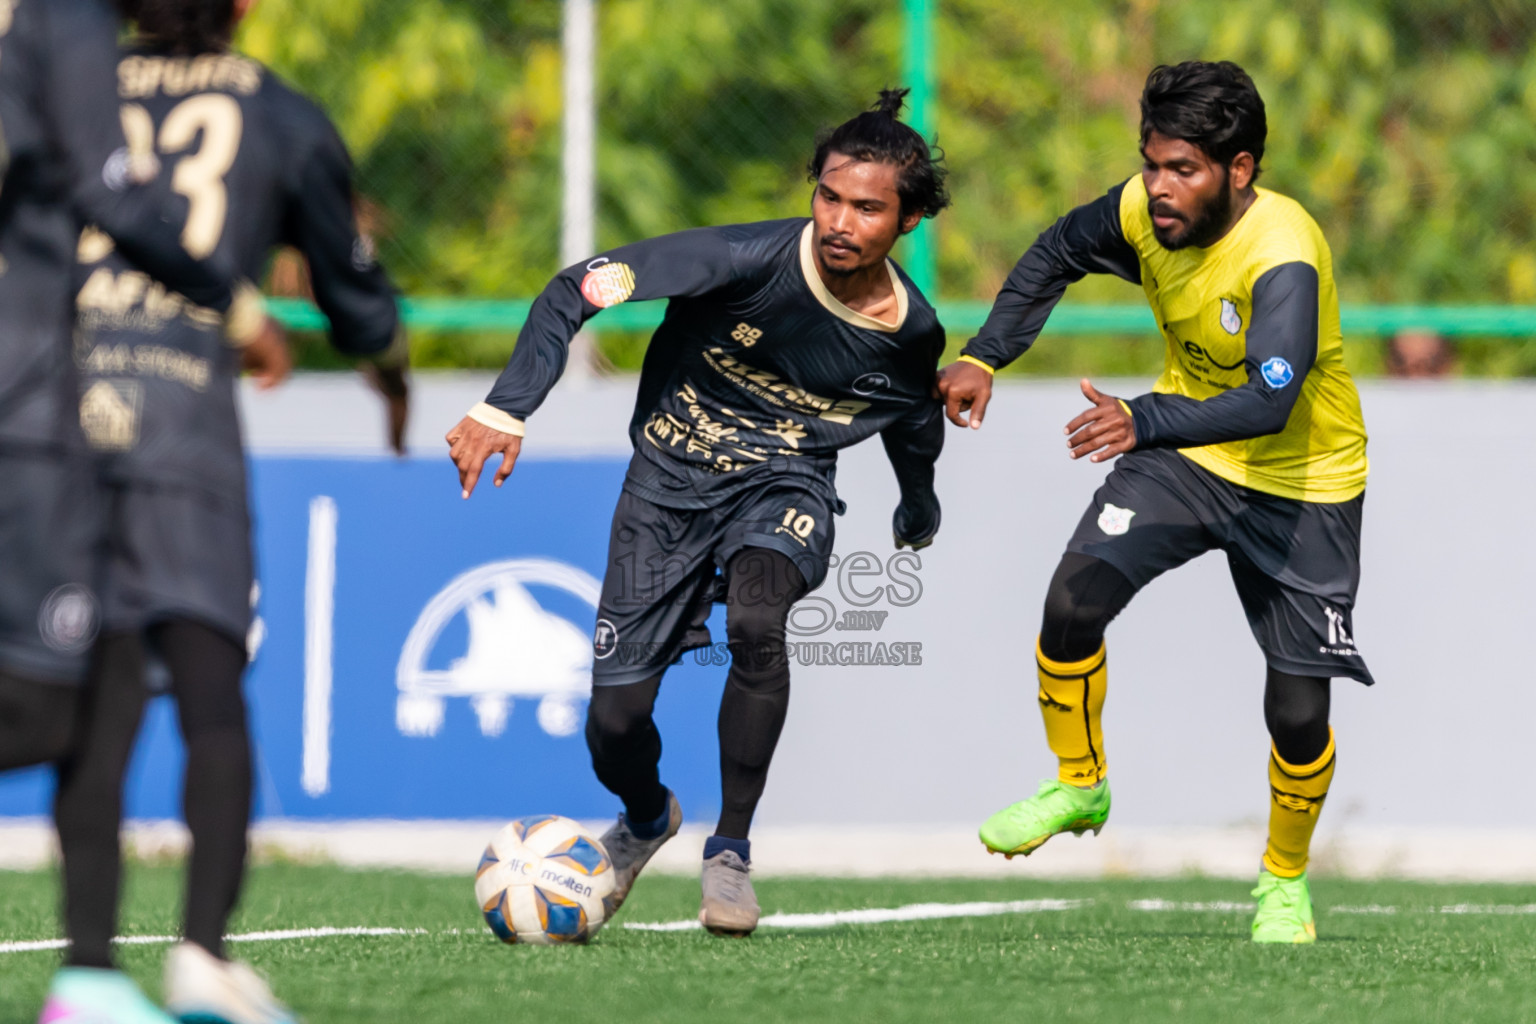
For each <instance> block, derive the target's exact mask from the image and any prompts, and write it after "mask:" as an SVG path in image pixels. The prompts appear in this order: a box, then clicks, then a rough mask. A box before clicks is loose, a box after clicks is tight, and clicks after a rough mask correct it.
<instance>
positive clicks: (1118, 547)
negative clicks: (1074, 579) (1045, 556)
mask: <svg viewBox="0 0 1536 1024" xmlns="http://www.w3.org/2000/svg"><path fill="white" fill-rule="evenodd" d="M1364 504H1365V495H1363V494H1362V495H1360V496H1358V497H1356V498H1353V499H1351V500H1349V501H1343V502H1339V503H1337V504H1325V503H1322V502H1313V501H1297V500H1295V499H1292V498H1281V497H1277V496H1275V495H1273V494H1265V493H1263V492H1262V491H1255V490H1252V489H1250V488H1247V487H1241V486H1239V485H1237V484H1234V483H1231V482H1230V481H1227V480H1224V479H1222V478H1221V477H1219V476H1217V475H1216V474H1214V473H1212V472H1210V471H1209V470H1206V469H1204V468H1202V467H1201V466H1198V465H1196V464H1195V463H1194V462H1193V461H1191V460H1190V459H1188V458H1186V457H1184V456H1183V455H1180V454H1179V453H1178V452H1176V451H1171V450H1167V449H1153V450H1151V451H1140V452H1132V453H1131V454H1129V455H1124V456H1121V457H1120V460H1119V461H1118V462H1117V463H1116V464H1115V469H1114V472H1112V473H1110V474H1109V477H1108V479H1106V480H1105V481H1104V486H1102V487H1100V488H1099V490H1098V493H1096V494H1095V495H1094V496H1093V505H1092V506H1091V507H1090V508H1089V509H1088V511H1087V512H1086V513H1084V515H1083V518H1082V521H1081V522H1080V523H1078V526H1077V532H1076V533H1074V534H1073V535H1072V540H1071V541H1070V542H1069V543H1068V544H1067V550H1068V551H1076V552H1079V553H1081V554H1085V555H1092V556H1093V557H1095V558H1102V559H1103V560H1104V561H1106V562H1108V563H1109V564H1111V565H1113V566H1114V567H1115V568H1117V569H1119V570H1120V571H1121V572H1122V573H1124V574H1125V576H1126V578H1127V579H1129V580H1130V581H1131V583H1132V584H1133V585H1134V586H1135V587H1136V588H1137V589H1138V590H1139V589H1140V588H1142V587H1144V586H1146V585H1147V584H1148V583H1150V582H1152V580H1154V579H1156V578H1157V577H1158V576H1160V575H1162V574H1163V573H1165V572H1167V571H1168V570H1169V569H1173V568H1176V567H1177V566H1180V565H1183V564H1184V563H1185V562H1188V561H1189V560H1190V559H1192V558H1195V557H1196V556H1198V555H1202V554H1204V553H1205V552H1207V551H1211V550H1214V549H1220V550H1221V551H1224V552H1226V555H1227V564H1228V565H1229V566H1230V567H1231V570H1232V582H1233V583H1235V584H1236V585H1237V594H1238V597H1239V598H1240V599H1241V600H1242V602H1243V611H1244V612H1245V613H1246V614H1247V616H1248V625H1249V626H1250V628H1252V630H1253V636H1254V639H1255V640H1257V641H1258V642H1259V647H1260V648H1261V649H1262V650H1263V651H1264V656H1265V659H1266V660H1267V661H1268V663H1269V665H1270V667H1272V668H1275V669H1277V670H1279V671H1281V672H1289V673H1291V674H1293V675H1300V676H1327V677H1334V676H1348V677H1350V678H1351V679H1358V680H1359V681H1360V682H1362V683H1366V684H1367V685H1369V684H1370V683H1372V682H1374V680H1373V679H1372V678H1371V673H1370V670H1369V669H1367V668H1366V667H1365V661H1364V660H1363V659H1362V658H1361V657H1360V652H1359V650H1358V649H1357V648H1356V647H1355V641H1354V625H1353V611H1354V606H1355V591H1356V590H1357V589H1358V588H1359V585H1360V513H1361V509H1362V507H1363V506H1364Z"/></svg>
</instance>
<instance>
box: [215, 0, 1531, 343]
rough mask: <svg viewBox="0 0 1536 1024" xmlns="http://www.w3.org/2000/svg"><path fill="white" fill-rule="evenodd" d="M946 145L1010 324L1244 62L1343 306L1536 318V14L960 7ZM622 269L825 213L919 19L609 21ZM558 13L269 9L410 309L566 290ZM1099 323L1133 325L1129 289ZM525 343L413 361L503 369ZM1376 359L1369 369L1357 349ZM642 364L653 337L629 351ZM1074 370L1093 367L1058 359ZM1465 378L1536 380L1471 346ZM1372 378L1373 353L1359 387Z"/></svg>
mask: <svg viewBox="0 0 1536 1024" xmlns="http://www.w3.org/2000/svg"><path fill="white" fill-rule="evenodd" d="M935 6H936V8H937V10H938V16H937V23H936V32H937V40H936V49H937V53H938V59H939V81H940V91H939V109H938V117H937V124H938V141H939V143H940V144H941V145H942V146H943V147H944V149H945V150H946V151H947V152H948V154H949V163H950V166H951V168H952V179H951V180H952V186H953V191H954V194H955V205H954V207H953V208H952V209H951V210H949V211H947V212H946V213H945V214H944V215H943V216H942V217H941V218H940V220H939V222H938V224H937V240H938V252H939V270H940V290H941V294H942V295H943V296H944V297H945V298H947V299H962V298H969V299H981V300H986V299H990V298H991V297H992V295H993V294H995V292H996V289H997V287H998V285H999V284H1000V283H1001V281H1002V279H1003V277H1004V276H1005V275H1006V274H1007V271H1008V269H1009V268H1010V267H1011V266H1012V264H1013V261H1014V260H1015V259H1016V258H1017V257H1018V255H1019V253H1020V252H1021V251H1022V250H1023V249H1024V248H1025V247H1026V246H1027V245H1028V243H1029V242H1030V241H1031V240H1032V239H1033V238H1034V236H1035V234H1036V233H1038V232H1039V231H1040V230H1041V229H1042V228H1044V227H1045V226H1046V225H1047V224H1049V223H1050V221H1051V220H1053V219H1054V218H1055V217H1056V216H1058V215H1060V214H1061V213H1062V212H1064V211H1065V210H1066V209H1068V208H1069V207H1071V206H1072V205H1075V204H1077V203H1081V202H1084V201H1086V200H1088V199H1091V198H1092V197H1094V196H1096V195H1098V194H1099V193H1101V192H1102V191H1103V190H1104V189H1105V188H1107V187H1108V186H1110V185H1112V184H1114V183H1115V182H1117V181H1120V180H1122V179H1124V178H1125V177H1127V176H1129V175H1130V174H1132V173H1134V171H1135V170H1136V167H1137V156H1136V151H1135V138H1136V100H1137V97H1138V95H1139V93H1140V88H1141V83H1142V80H1143V78H1144V77H1145V75H1146V72H1147V70H1148V69H1149V68H1150V67H1151V66H1152V65H1154V64H1156V63H1160V62H1174V61H1178V60H1182V59H1186V58H1192V57H1200V58H1206V59H1218V58H1225V59H1231V60H1235V61H1237V62H1239V63H1241V64H1242V65H1243V66H1244V67H1245V68H1247V69H1248V71H1249V72H1250V73H1251V74H1252V75H1253V77H1254V79H1255V80H1256V82H1257V83H1258V85H1259V88H1260V90H1261V92H1262V93H1263V95H1264V98H1265V101H1266V104H1267V107H1268V111H1269V122H1270V140H1269V151H1268V153H1267V154H1266V156H1265V159H1264V167H1265V172H1264V184H1266V185H1267V186H1269V187H1270V188H1273V189H1276V190H1278V191H1282V192H1285V193H1288V194H1290V195H1292V196H1295V197H1296V198H1297V199H1299V200H1300V201H1301V202H1302V203H1304V204H1305V205H1306V206H1307V208H1308V209H1309V210H1310V211H1311V212H1312V213H1313V215H1314V216H1315V217H1316V218H1317V219H1318V221H1319V223H1321V224H1322V226H1323V229H1324V231H1325V232H1326V234H1327V236H1328V238H1329V241H1330V242H1331V244H1332V246H1333V249H1334V253H1335V258H1336V265H1337V268H1338V273H1339V277H1340V280H1339V284H1340V289H1341V293H1342V295H1343V297H1344V300H1345V301H1346V302H1356V303H1364V302H1383V303H1410V302H1427V303H1516V304H1532V303H1536V173H1533V168H1536V4H1532V3H1530V2H1529V0H1246V2H1244V3H1242V4H1233V3H1231V2H1230V0H1076V2H1074V3H1070V4H1046V3H1043V2H1033V0H1032V2H1022V3H1021V2H1018V0H937V2H936V4H935ZM599 10H600V14H599V18H600V21H599V52H600V60H599V64H600V72H599V78H600V80H599V82H598V106H599V112H600V113H599V124H600V140H599V170H598V173H599V189H600V221H599V223H600V229H599V230H600V239H599V240H600V244H602V245H604V246H606V245H612V244H617V243H620V242H624V241H628V240H633V239H637V238H642V237H646V236H649V235H654V234H657V233H661V232H665V231H673V230H678V229H681V228H686V227H691V226H696V225H699V224H708V223H725V222H732V221H745V220H755V219H761V218H768V217H780V216H792V215H795V214H797V213H799V212H800V211H802V210H804V209H805V208H806V204H807V201H808V196H809V190H808V188H807V185H806V181H805V175H804V162H805V159H806V157H807V156H808V155H809V150H810V147H811V142H812V139H813V137H814V135H815V132H816V130H817V129H818V128H820V127H822V126H825V125H828V124H831V123H835V122H836V121H839V120H841V119H843V118H845V117H847V116H849V115H851V114H852V113H853V112H855V111H857V110H859V109H861V108H863V107H864V106H866V105H867V104H869V103H870V102H871V101H872V100H873V99H874V97H875V94H876V93H877V91H878V90H879V88H880V87H881V86H882V85H885V84H890V83H897V82H899V81H900V67H901V52H900V50H901V31H902V12H901V5H900V3H899V2H897V0H883V2H879V0H841V2H838V3H826V2H825V0H665V2H663V0H599ZM560 15H561V5H560V3H559V0H532V2H518V0H327V2H326V3H324V4H313V3H304V2H301V0H263V2H262V3H261V4H260V5H259V6H258V7H257V9H256V11H255V13H254V14H253V15H252V16H251V18H250V19H249V20H248V22H247V24H246V25H245V26H244V28H243V30H242V33H241V36H240V40H239V45H240V47H241V48H242V49H243V50H245V52H247V53H250V54H251V55H253V56H255V57H258V58H260V59H262V60H264V61H266V62H268V63H269V64H270V65H271V66H273V67H274V68H275V69H276V70H278V71H279V72H280V73H282V74H284V75H285V76H287V77H288V78H289V79H290V80H291V81H293V82H294V83H295V84H296V85H298V86H299V87H300V88H302V89H304V90H305V91H306V92H309V93H310V94H312V95H314V96H315V97H316V98H317V99H319V100H320V101H321V102H322V103H323V104H324V105H325V106H326V107H327V109H329V110H330V111H331V112H332V114H333V116H334V117H335V118H336V120H337V122H338V123H339V124H340V126H341V129H342V132H343V134H344V135H345V137H346V139H347V141H348V142H349V144H350V145H351V147H352V149H353V153H354V156H355V158H356V160H357V162H358V173H359V180H360V183H361V187H362V189H363V190H364V191H365V192H366V193H367V194H368V195H369V196H371V197H372V198H373V199H375V200H376V201H378V202H379V203H380V204H381V205H382V206H383V207H384V209H385V210H386V211H387V226H386V231H385V235H386V237H385V239H384V240H383V250H384V254H385V258H386V260H387V263H388V266H389V267H390V269H391V271H392V272H393V274H394V275H395V277H396V279H397V280H398V282H399V284H400V285H401V287H402V288H403V289H404V290H405V291H406V292H407V293H409V294H413V295H447V296H466V297H506V296H529V295H533V294H536V293H537V292H538V290H539V289H540V288H541V287H542V286H543V284H544V282H545V281H546V280H547V278H548V277H549V276H550V275H551V274H552V273H553V272H554V271H556V270H557V269H558V266H557V258H558V257H557V253H558V246H559V220H560V211H559V205H560V111H561V96H560ZM1073 298H1074V299H1076V300H1079V301H1114V302H1134V301H1137V299H1138V298H1139V292H1138V291H1137V290H1135V289H1134V288H1130V287H1128V286H1125V285H1122V284H1120V283H1118V282H1114V281H1109V280H1093V279H1090V280H1089V281H1086V282H1084V283H1083V284H1081V285H1078V286H1076V288H1075V289H1074V292H1073ZM510 346H511V339H510V338H508V337H506V336H504V335H502V336H485V337H476V336H465V335H443V336H438V337H433V336H426V335H424V336H421V337H418V338H417V339H415V348H416V356H417V361H418V363H426V364H439V365H489V366H494V365H499V364H500V363H501V361H502V360H503V359H504V357H505V355H506V353H507V351H508V350H509V349H510ZM1356 347H1357V348H1359V346H1356ZM604 348H605V351H606V353H607V354H608V355H609V357H610V358H611V359H613V360H614V361H615V362H616V363H618V364H619V365H631V364H633V362H634V361H635V357H636V354H637V352H638V349H639V340H638V339H635V338H625V337H623V336H614V335H608V336H606V337H605V339H604ZM1061 348H1066V346H1061ZM1049 349H1050V346H1047V345H1042V346H1041V347H1040V349H1039V350H1038V356H1032V357H1031V359H1030V360H1025V361H1024V362H1025V363H1028V364H1030V365H1031V367H1032V368H1033V369H1035V370H1037V371H1045V372H1072V371H1073V370H1074V368H1076V367H1078V366H1079V365H1083V364H1085V363H1086V364H1087V365H1088V368H1093V369H1097V370H1098V371H1099V372H1105V371H1116V370H1120V371H1125V372H1135V373H1140V372H1144V371H1145V370H1146V369H1148V368H1149V367H1150V366H1152V365H1154V364H1155V363H1156V361H1157V359H1158V352H1157V347H1156V346H1155V345H1147V344H1145V343H1142V342H1139V341H1136V340H1134V339H1097V340H1088V341H1083V340H1074V342H1073V344H1072V345H1071V346H1070V351H1064V352H1058V353H1056V354H1054V355H1053V354H1051V353H1050V352H1049ZM1461 351H1462V353H1463V355H1462V368H1463V370H1464V371H1468V372H1496V373H1509V372H1514V373H1521V372H1533V371H1536V360H1533V359H1532V358H1531V356H1530V355H1528V354H1527V352H1526V346H1523V345H1516V346H1511V345H1500V344H1486V343H1485V344H1481V345H1480V344H1478V343H1476V342H1472V343H1464V344H1463V345H1462V346H1461ZM1374 360H1375V356H1374V355H1373V354H1372V353H1370V352H1365V353H1363V354H1362V357H1361V359H1360V362H1361V368H1362V369H1365V370H1370V369H1372V367H1373V365H1374Z"/></svg>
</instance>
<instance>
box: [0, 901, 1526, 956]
mask: <svg viewBox="0 0 1536 1024" xmlns="http://www.w3.org/2000/svg"><path fill="white" fill-rule="evenodd" d="M1092 905H1093V900H1091V899H1080V900H1012V901H1009V902H1006V903H911V904H908V905H907V906H904V907H882V908H875V909H870V910H834V911H829V912H827V913H822V914H769V915H768V916H767V917H765V918H763V919H762V920H761V921H759V922H758V924H759V926H760V927H764V928H834V927H836V926H838V925H843V924H891V923H895V922H900V921H937V920H942V919H944V918H956V917H994V916H997V915H1000V914H1032V913H1039V912H1042V911H1047V912H1049V911H1066V910H1081V909H1082V908H1084V907H1090V906H1092ZM1126 907H1127V909H1130V910H1142V911H1178V912H1183V913H1196V914H1199V913H1222V914H1226V913H1233V912H1237V911H1241V912H1244V913H1247V912H1249V911H1252V910H1253V909H1254V905H1253V904H1252V903H1230V902H1226V901H1213V902H1207V903H1195V902H1180V901H1178V900H1161V899H1149V900H1130V901H1129V902H1127V903H1126ZM1318 909H1319V910H1323V911H1326V912H1328V913H1333V914H1397V913H1410V914H1451V915H1456V916H1463V915H1498V916H1512V915H1519V916H1531V915H1536V903H1449V904H1446V905H1444V906H1439V907H1423V908H1407V909H1406V910H1404V909H1402V908H1399V907H1392V906H1382V905H1380V904H1377V903H1370V904H1364V905H1360V906H1354V905H1349V904H1342V905H1340V906H1336V907H1327V906H1324V907H1319V908H1318ZM623 927H625V928H632V929H634V930H636V931H643V932H684V931H693V930H695V929H698V928H701V927H703V926H702V925H700V924H699V922H698V921H694V920H689V921H657V922H641V921H626V922H624V925H623ZM460 934H463V933H462V932H461V931H460V929H458V928H449V929H447V930H445V931H441V932H433V931H429V930H428V929H426V928H363V927H356V928H292V929H284V930H280V931H265V932H245V933H243V934H239V935H226V936H225V937H224V939H225V941H226V942H290V941H293V940H295V939H330V938H356V937H366V936H389V935H411V936H419V935H460ZM112 941H113V942H115V943H119V944H121V945H124V946H157V945H161V946H168V945H170V944H171V943H174V942H179V941H180V938H179V937H178V936H175V935H121V936H118V937H117V938H115V939H113V940H112ZM68 946H69V940H68V939H25V940H19V941H14V942H0V954H5V953H36V952H43V951H46V950H51V949H66V948H68Z"/></svg>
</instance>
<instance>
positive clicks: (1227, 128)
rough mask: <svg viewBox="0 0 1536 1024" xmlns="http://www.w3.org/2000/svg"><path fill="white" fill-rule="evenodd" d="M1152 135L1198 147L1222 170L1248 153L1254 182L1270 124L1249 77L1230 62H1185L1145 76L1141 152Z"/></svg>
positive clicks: (1157, 69)
mask: <svg viewBox="0 0 1536 1024" xmlns="http://www.w3.org/2000/svg"><path fill="white" fill-rule="evenodd" d="M1153 132H1157V133H1158V134H1159V135H1166V136H1168V137H1169V138H1171V139H1183V140H1184V141H1185V142H1188V143H1191V144H1193V145H1196V146H1199V147H1200V148H1201V149H1202V150H1204V151H1205V154H1206V156H1208V157H1210V158H1211V159H1212V160H1214V161H1216V162H1217V163H1219V164H1221V165H1222V166H1224V167H1226V166H1230V165H1231V163H1232V159H1233V157H1235V156H1237V154H1239V153H1251V154H1252V155H1253V176H1254V177H1255V178H1257V177H1258V176H1259V164H1260V162H1261V161H1262V160H1263V159H1264V139H1265V137H1266V136H1267V135H1268V134H1269V124H1268V122H1267V121H1266V120H1265V117H1264V100H1263V99H1261V98H1260V97H1259V90H1258V88H1257V87H1256V86H1255V85H1254V84H1253V79H1251V78H1249V77H1248V72H1246V71H1244V70H1243V69H1242V68H1240V67H1238V66H1237V65H1236V64H1234V63H1232V62H1231V61H1229V60H1222V61H1203V60H1188V61H1185V62H1184V63H1182V64H1174V65H1172V66H1170V65H1167V64H1161V65H1159V66H1157V67H1155V68H1153V69H1152V73H1151V74H1150V75H1148V76H1147V85H1146V88H1145V89H1143V90H1142V93H1141V144H1142V145H1143V146H1145V145H1146V144H1147V139H1148V138H1149V137H1150V136H1151V134H1152V133H1153Z"/></svg>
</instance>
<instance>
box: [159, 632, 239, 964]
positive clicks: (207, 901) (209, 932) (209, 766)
mask: <svg viewBox="0 0 1536 1024" xmlns="http://www.w3.org/2000/svg"><path fill="white" fill-rule="evenodd" d="M151 638H152V639H153V641H154V644H155V647H156V649H157V650H158V652H159V654H160V657H161V658H162V659H163V660H164V661H165V664H166V667H167V668H169V669H170V671H171V686H172V689H173V690H174V692H175V694H176V709H177V714H178V716H179V718H180V721H181V734H182V738H183V740H184V741H185V743H186V746H187V767H186V778H185V781H184V784H183V791H182V811H183V813H184V814H185V816H186V819H187V829H188V830H189V831H190V832H191V833H192V852H191V856H190V859H189V861H188V864H187V905H186V922H185V930H186V937H187V940H188V941H189V942H195V943H197V944H198V945H199V946H202V947H203V948H204V949H206V950H207V951H208V952H210V953H212V954H213V955H214V956H218V957H222V956H223V953H224V946H223V943H224V933H225V931H226V930H227V926H228V924H229V917H230V914H231V913H233V912H234V908H235V903H236V902H237V901H238V900H239V897H240V887H241V884H242V882H243V881H244V879H245V860H246V849H247V831H248V829H249V827H250V819H251V787H252V771H251V743H250V734H249V731H248V729H247V726H246V712H245V698H244V696H243V695H242V694H241V692H240V682H241V677H242V676H243V675H244V673H245V663H246V653H245V647H244V645H243V644H241V643H240V642H238V641H237V640H236V639H235V638H234V637H231V636H226V635H225V634H223V633H220V632H217V631H215V630H213V629H210V628H208V627H207V626H202V625H199V624H196V623H192V622H186V621H181V620H176V621H171V622H167V623H165V624H164V625H162V626H159V627H157V628H156V629H155V630H154V631H153V633H152V634H151Z"/></svg>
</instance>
